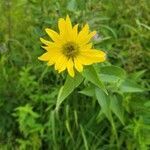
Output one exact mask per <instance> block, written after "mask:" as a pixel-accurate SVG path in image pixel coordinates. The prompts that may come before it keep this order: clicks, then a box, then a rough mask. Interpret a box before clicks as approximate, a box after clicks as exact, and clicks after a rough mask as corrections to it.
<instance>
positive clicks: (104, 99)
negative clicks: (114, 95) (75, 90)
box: [95, 88, 112, 122]
mask: <svg viewBox="0 0 150 150" xmlns="http://www.w3.org/2000/svg"><path fill="white" fill-rule="evenodd" d="M95 94H96V98H97V100H98V103H99V105H100V106H101V109H102V112H103V113H104V114H105V116H106V117H107V118H108V120H109V121H110V122H112V115H111V109H110V99H109V96H108V95H106V93H105V92H103V91H102V90H101V89H98V88H96V89H95Z"/></svg>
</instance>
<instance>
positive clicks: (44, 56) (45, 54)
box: [38, 52, 51, 61]
mask: <svg viewBox="0 0 150 150" xmlns="http://www.w3.org/2000/svg"><path fill="white" fill-rule="evenodd" d="M50 57H51V56H50V53H49V52H46V53H44V54H43V55H41V56H40V57H38V59H39V60H42V61H49V59H50Z"/></svg>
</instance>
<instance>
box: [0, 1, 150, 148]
mask: <svg viewBox="0 0 150 150" xmlns="http://www.w3.org/2000/svg"><path fill="white" fill-rule="evenodd" d="M67 14H68V15H69V16H70V18H71V20H72V22H73V23H74V24H75V23H79V24H80V27H82V26H83V25H84V24H85V23H89V25H90V27H91V30H97V33H98V37H97V38H95V39H94V47H96V48H98V49H102V50H104V51H105V52H106V53H107V62H105V63H102V64H97V65H95V66H94V70H93V69H92V68H91V71H90V75H89V76H86V75H85V74H84V73H83V76H85V78H86V80H84V82H82V83H81V82H80V83H81V84H80V83H77V82H75V85H79V84H80V86H79V87H78V88H77V89H74V88H73V87H71V86H70V88H68V91H67V90H66V91H64V90H63V92H62V91H59V90H60V88H61V86H62V85H64V82H65V79H66V75H65V74H61V75H60V74H57V72H55V71H54V70H53V67H47V66H46V64H44V63H42V62H39V61H38V59H37V57H38V56H40V55H41V54H42V53H43V50H42V48H41V43H40V41H39V38H40V37H45V36H46V35H45V32H44V29H45V28H46V27H51V28H53V29H55V30H58V29H57V20H58V18H60V17H65V16H66V15H67ZM149 14H150V1H149V0H113V1H110V0H1V1H0V21H1V22H0V150H17V149H19V150H28V149H29V150H30V149H31V150H32V149H33V150H41V149H43V150H51V149H54V150H61V149H68V150H70V149H71V150H72V149H73V150H83V149H85V150H116V149H120V150H148V149H149V146H150V101H149V98H150V94H149V93H148V92H149V88H150V80H149V77H150V61H149V60H150V51H149V50H150V15H149ZM85 71H86V70H85ZM93 74H94V76H95V78H93ZM67 80H68V81H66V82H65V85H67V84H68V83H67V82H70V80H69V78H67ZM81 80H82V79H81ZM89 81H90V82H89ZM71 82H73V81H71ZM101 82H102V83H103V84H104V85H105V87H106V89H107V91H108V95H107V94H106V93H105V92H104V91H102V90H100V89H99V88H98V87H102V84H101ZM67 87H68V85H67ZM73 90H74V92H73V93H72V94H71V95H69V94H70V93H71V92H72V91H73ZM66 92H67V93H66ZM58 93H59V97H58V98H57V96H58ZM68 93H69V94H68ZM68 95H69V96H68ZM65 98H66V100H65V101H63V100H64V99H65ZM59 101H63V103H62V104H61V105H60V106H59V109H57V110H56V109H55V107H56V105H57V104H58V103H59Z"/></svg>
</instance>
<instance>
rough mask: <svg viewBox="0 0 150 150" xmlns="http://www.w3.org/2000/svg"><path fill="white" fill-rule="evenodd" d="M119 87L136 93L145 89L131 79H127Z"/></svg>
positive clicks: (125, 91)
mask: <svg viewBox="0 0 150 150" xmlns="http://www.w3.org/2000/svg"><path fill="white" fill-rule="evenodd" d="M119 88H120V90H121V91H122V92H124V93H135V92H143V91H144V89H143V88H141V87H140V86H139V85H138V84H136V83H135V82H133V81H130V80H125V81H124V82H123V83H122V84H121V85H120V87H119Z"/></svg>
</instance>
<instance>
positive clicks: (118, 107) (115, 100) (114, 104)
mask: <svg viewBox="0 0 150 150" xmlns="http://www.w3.org/2000/svg"><path fill="white" fill-rule="evenodd" d="M110 100H111V104H110V107H111V110H112V111H113V113H114V114H115V115H116V116H117V117H118V118H119V120H120V121H121V123H122V124H124V108H123V106H122V99H121V97H119V96H118V97H116V96H115V95H114V96H111V97H110Z"/></svg>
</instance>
